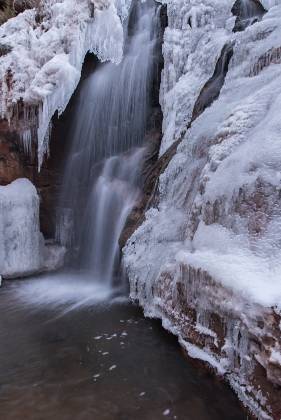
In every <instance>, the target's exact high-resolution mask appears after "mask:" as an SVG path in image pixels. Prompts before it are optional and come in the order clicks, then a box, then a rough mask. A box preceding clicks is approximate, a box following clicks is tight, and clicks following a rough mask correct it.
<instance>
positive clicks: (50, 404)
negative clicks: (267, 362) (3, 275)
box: [0, 282, 246, 420]
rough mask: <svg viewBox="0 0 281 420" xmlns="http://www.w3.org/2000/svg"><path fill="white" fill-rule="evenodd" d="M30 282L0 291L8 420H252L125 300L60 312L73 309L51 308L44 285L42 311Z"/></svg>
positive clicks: (2, 397) (1, 414)
mask: <svg viewBox="0 0 281 420" xmlns="http://www.w3.org/2000/svg"><path fill="white" fill-rule="evenodd" d="M34 284H35V283H34ZM26 285H27V283H26V282H16V283H14V282H13V283H6V284H4V286H3V287H2V288H1V289H0V419H1V420H21V419H24V420H131V419H132V420H158V419H165V418H167V419H178V420H207V419H208V420H226V419H228V420H231V419H233V420H240V419H241V420H242V419H246V415H245V414H244V413H243V411H242V410H241V408H240V406H239V404H238V402H237V399H236V397H235V396H234V394H233V393H232V392H231V391H230V390H229V389H228V388H227V387H226V386H225V385H224V384H223V383H220V382H218V381H216V380H215V379H214V378H213V377H212V376H210V375H209V374H208V373H204V372H201V371H198V370H197V369H196V368H195V367H194V366H193V365H192V364H190V363H189V361H188V360H187V359H186V358H185V356H184V355H183V353H182V352H181V349H180V347H179V345H178V343H177V340H176V339H175V338H174V337H173V336H171V335H170V334H168V333H167V332H165V331H164V330H163V329H162V328H161V326H160V324H159V322H157V321H152V320H149V319H145V318H144V317H143V315H142V312H141V310H140V309H139V308H138V307H137V306H134V305H132V304H130V303H129V302H128V301H127V300H125V299H123V300H121V301H120V300H118V299H117V300H113V301H111V302H110V301H107V302H105V303H101V302H100V303H95V304H91V305H81V306H79V307H78V309H76V310H74V311H70V312H67V311H66V313H65V314H64V316H61V314H62V311H64V310H65V308H66V303H63V302H62V303H61V304H60V305H58V306H56V305H52V304H51V302H50V297H49V295H48V293H47V289H45V290H46V292H44V293H43V294H42V295H41V298H40V299H39V302H40V304H38V305H35V304H34V302H35V301H36V299H37V297H36V293H38V290H37V289H36V288H35V289H34V290H33V289H32V288H30V287H29V286H30V283H28V288H27V289H26V290H27V291H28V293H30V298H31V302H28V298H27V293H26V291H25V293H19V294H18V291H19V290H24V289H25V286H26ZM47 285H48V283H47ZM50 287H52V288H53V287H55V286H54V284H51V285H50ZM32 290H33V295H32ZM49 290H51V289H49ZM58 290H59V285H58ZM44 296H46V305H45V304H44ZM32 302H33V303H32ZM56 304H57V303H56Z"/></svg>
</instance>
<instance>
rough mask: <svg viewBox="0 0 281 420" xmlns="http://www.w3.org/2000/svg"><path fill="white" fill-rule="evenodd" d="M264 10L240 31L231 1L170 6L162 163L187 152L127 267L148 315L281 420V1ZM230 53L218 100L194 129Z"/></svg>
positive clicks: (132, 244) (162, 188) (166, 175)
mask: <svg viewBox="0 0 281 420" xmlns="http://www.w3.org/2000/svg"><path fill="white" fill-rule="evenodd" d="M263 5H264V6H265V7H266V8H267V9H268V12H267V13H266V14H265V15H264V16H263V18H262V19H261V21H259V22H256V23H254V24H253V25H251V26H249V27H247V28H246V29H245V31H243V32H233V26H234V22H235V18H233V17H232V16H231V8H232V6H233V2H232V1H226V2H224V1H208V0H203V1H201V2H196V1H193V0H181V1H178V0H170V1H169V2H168V18H169V27H168V29H167V30H166V33H165V42H164V56H165V68H164V72H163V77H162V107H163V112H164V124H163V129H164V138H163V144H162V150H161V151H162V153H164V152H165V151H166V150H167V149H168V148H169V146H170V145H171V144H173V143H174V142H175V140H178V139H179V138H182V141H181V142H180V144H179V146H178V148H177V152H176V154H175V155H174V157H173V158H172V159H171V161H170V163H169V165H168V166H167V168H166V169H165V171H164V172H163V173H162V175H161V176H160V179H159V182H158V192H157V194H158V195H157V199H156V200H154V201H153V200H152V202H155V203H156V204H155V205H154V206H152V208H150V209H149V210H148V211H147V212H146V215H145V222H144V223H143V224H142V225H141V226H140V227H139V228H138V229H137V230H136V232H135V233H134V234H133V236H132V237H131V238H130V239H129V241H128V242H127V245H126V246H125V248H124V265H125V267H126V270H127V273H128V276H129V280H130V284H131V296H132V298H133V299H137V300H139V302H140V303H141V305H142V306H143V307H144V308H145V311H146V313H147V314H148V315H150V316H156V317H160V318H162V320H163V323H164V325H166V327H167V328H169V329H170V330H172V331H173V332H174V333H176V334H177V335H178V336H179V337H180V340H183V341H182V343H183V342H185V348H186V350H187V352H189V353H190V354H191V356H192V355H193V357H196V358H201V359H204V360H205V361H208V363H210V364H211V365H213V367H214V368H215V369H216V370H217V371H219V372H221V373H222V372H223V371H225V372H226V373H225V374H226V375H227V377H228V380H229V382H230V383H231V385H232V387H233V388H234V389H235V390H236V392H237V393H238V395H239V398H241V400H242V401H243V402H244V403H245V404H246V405H247V406H248V407H249V408H250V409H251V410H252V411H253V412H254V413H255V415H257V416H258V417H259V418H280V416H281V406H280V403H279V402H280V393H279V394H278V391H275V385H278V386H280V378H281V370H280V365H279V353H280V347H281V335H280V329H279V328H277V326H278V323H279V322H280V313H281V242H280V238H281V206H280V196H281V172H280V161H281V152H280V150H281V137H280V132H281V125H280V124H281V123H280V109H281V48H280V47H281V26H280V21H281V2H280V1H274V2H269V1H263ZM229 43H230V44H231V45H233V56H232V59H231V61H230V64H229V68H228V73H227V75H226V78H225V80H224V85H223V87H222V89H221V91H220V95H219V97H218V99H217V100H215V101H214V102H213V103H212V105H211V106H209V107H208V108H207V109H205V111H204V112H203V113H202V114H201V115H199V116H198V117H197V118H196V119H195V120H194V121H192V124H191V127H190V128H188V125H189V124H190V122H191V118H192V113H193V107H194V104H195V103H196V100H197V97H198V95H199V93H200V92H201V91H202V88H203V87H204V86H205V83H206V82H207V80H208V79H209V78H210V77H211V76H212V75H213V73H214V68H215V65H216V62H217V60H218V57H219V55H220V52H221V50H222V47H223V46H224V45H225V44H229ZM196 317H199V319H196ZM223 323H228V325H225V326H223ZM198 325H199V326H201V328H198ZM202 326H203V329H202ZM215 326H216V328H215ZM219 326H220V327H219ZM210 330H211V331H213V332H214V334H213V337H212V334H210V333H209V332H210ZM214 330H215V331H214ZM204 331H205V332H206V331H208V334H206V333H205V332H204ZM267 336H270V337H271V340H272V341H270V340H269V341H267V338H266V337H267ZM195 337H199V338H198V340H197V342H196V339H195ZM217 337H219V338H220V340H221V341H222V342H221V343H219V340H218V338H217ZM222 337H223V339H222ZM190 342H191V343H192V344H194V345H196V346H197V347H198V351H197V350H196V349H195V348H194V347H190V345H189V344H188V343H190ZM186 343H187V344H186ZM231 349H232V350H231ZM195 350H196V351H195ZM231 352H232V353H231ZM194 355H195V356H194ZM258 366H263V368H264V369H265V372H266V375H265V374H264V373H263V374H258V375H259V378H258V381H256V379H253V378H255V374H256V373H255V372H256V370H257V369H260V367H258ZM278 378H279V379H278ZM259 387H260V388H259ZM277 394H278V395H279V397H278V398H277V397H276V395H277ZM278 401H279V402H278ZM272 413H273V414H272ZM278 416H279V417H278Z"/></svg>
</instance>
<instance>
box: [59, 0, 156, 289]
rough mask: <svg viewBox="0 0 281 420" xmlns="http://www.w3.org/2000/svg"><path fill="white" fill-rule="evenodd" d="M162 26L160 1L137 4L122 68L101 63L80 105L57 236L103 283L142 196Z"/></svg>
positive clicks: (129, 24)
mask: <svg viewBox="0 0 281 420" xmlns="http://www.w3.org/2000/svg"><path fill="white" fill-rule="evenodd" d="M159 25H160V22H159V6H158V7H157V6H156V3H155V2H154V1H152V0H151V1H147V2H145V3H143V2H140V1H137V2H135V3H133V6H132V10H131V14H130V18H129V21H128V22H127V30H126V32H127V39H126V43H125V52H124V59H123V61H122V63H121V64H120V65H119V66H116V65H114V64H111V63H107V64H99V65H98V67H97V69H96V70H95V72H94V73H93V74H92V75H91V76H90V77H88V78H87V79H86V80H85V81H84V82H83V86H82V89H81V91H80V95H79V100H78V104H77V106H76V111H75V118H74V121H73V125H72V130H71V131H72V139H71V147H70V152H69V156H68V160H67V163H66V167H65V171H64V180H63V186H62V192H61V197H60V205H59V210H58V229H57V236H58V240H59V241H60V242H61V243H64V244H67V245H68V246H72V248H73V249H75V250H76V256H77V257H78V258H77V260H78V261H79V264H78V265H79V268H80V269H82V270H85V271H86V272H87V273H90V274H91V277H92V278H94V279H96V280H97V281H102V282H103V283H105V282H107V283H109V284H111V283H112V279H113V274H114V271H115V268H116V266H117V263H118V260H119V245H118V240H119V237H120V234H121V232H122V229H123V227H124V225H125V222H126V219H127V217H128V214H129V213H130V211H131V209H132V207H133V205H134V203H135V200H136V198H137V196H138V194H139V183H140V170H141V162H142V157H143V152H144V147H142V145H143V141H144V137H145V131H146V127H147V121H148V116H149V109H150V96H151V85H152V72H153V65H154V51H155V46H156V41H157V36H158V34H159V32H158V29H159Z"/></svg>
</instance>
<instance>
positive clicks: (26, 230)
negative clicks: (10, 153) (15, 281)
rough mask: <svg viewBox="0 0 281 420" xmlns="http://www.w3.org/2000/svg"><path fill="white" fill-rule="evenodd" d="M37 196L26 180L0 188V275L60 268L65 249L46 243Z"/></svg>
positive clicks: (24, 274) (29, 273) (27, 273)
mask: <svg viewBox="0 0 281 420" xmlns="http://www.w3.org/2000/svg"><path fill="white" fill-rule="evenodd" d="M39 226H40V225H39V196H38V194H37V191H36V188H35V187H34V185H33V184H32V183H31V182H30V181H29V180H27V179H23V178H22V179H17V180H16V181H14V182H12V183H11V184H9V185H7V186H5V187H3V186H1V187H0V276H2V277H3V278H15V277H23V276H27V275H31V274H34V273H38V272H42V271H51V270H56V269H58V268H60V267H61V266H62V264H63V261H64V255H65V249H64V248H63V247H59V246H58V245H55V244H51V243H47V244H45V241H44V238H43V235H42V234H41V233H40V227H39Z"/></svg>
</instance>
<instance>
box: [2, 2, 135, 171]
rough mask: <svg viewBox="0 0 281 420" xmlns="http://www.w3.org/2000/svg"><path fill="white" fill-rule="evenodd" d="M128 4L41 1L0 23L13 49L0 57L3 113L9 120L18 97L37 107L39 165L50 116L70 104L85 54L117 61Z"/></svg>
mask: <svg viewBox="0 0 281 420" xmlns="http://www.w3.org/2000/svg"><path fill="white" fill-rule="evenodd" d="M130 3H131V0H91V1H90V2H89V1H88V0H63V1H62V0H45V1H43V2H41V5H40V8H39V9H38V10H36V9H32V10H26V11H25V12H23V13H21V14H19V15H18V16H17V17H15V18H12V19H10V20H8V21H7V22H6V23H5V24H4V25H2V26H1V27H0V43H1V45H2V46H6V47H8V48H9V50H11V51H10V52H8V53H7V54H6V55H5V56H3V57H1V64H0V79H1V81H2V82H1V96H0V103H1V105H0V111H1V116H2V118H7V119H9V120H10V119H11V118H12V116H13V114H14V110H15V108H16V107H17V104H18V103H19V101H23V103H24V104H25V106H35V107H39V116H38V119H39V121H38V122H37V128H38V133H37V137H38V160H39V166H40V165H41V164H42V161H43V157H44V154H45V153H46V152H47V150H48V127H49V124H50V121H51V118H52V116H53V115H54V113H55V112H56V111H58V112H59V114H60V113H62V112H63V110H64V109H65V107H66V105H67V104H68V102H69V100H70V97H71V95H72V93H73V91H74V90H75V88H76V86H77V84H78V82H79V79H80V74H81V68H82V64H83V61H84V57H85V55H86V53H87V52H88V51H90V52H93V53H95V54H96V55H97V56H98V58H99V59H100V60H101V61H107V60H110V61H112V62H114V63H119V62H120V61H121V59H122V54H123V26H122V20H123V19H124V18H125V17H126V16H127V14H128V10H129V7H130ZM19 28H20V29H19ZM22 136H24V134H22Z"/></svg>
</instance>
